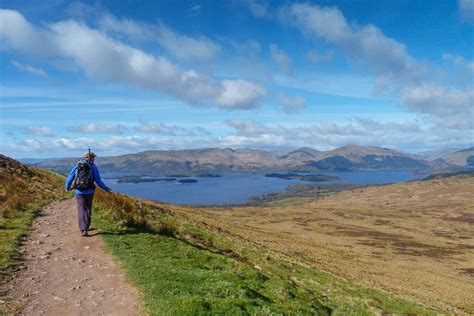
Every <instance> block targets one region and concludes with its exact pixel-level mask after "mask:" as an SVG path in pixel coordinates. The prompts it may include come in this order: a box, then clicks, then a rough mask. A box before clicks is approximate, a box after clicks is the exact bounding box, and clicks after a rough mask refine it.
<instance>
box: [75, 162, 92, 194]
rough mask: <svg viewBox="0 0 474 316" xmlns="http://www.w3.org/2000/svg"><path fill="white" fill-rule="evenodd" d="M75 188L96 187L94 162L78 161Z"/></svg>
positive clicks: (87, 188) (86, 188)
mask: <svg viewBox="0 0 474 316" xmlns="http://www.w3.org/2000/svg"><path fill="white" fill-rule="evenodd" d="M73 186H74V188H76V189H79V190H90V189H94V187H95V185H94V175H93V174H92V164H91V163H89V162H87V161H85V160H79V161H78V163H77V170H76V178H75V179H74V183H73Z"/></svg>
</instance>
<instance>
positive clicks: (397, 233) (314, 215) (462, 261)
mask: <svg viewBox="0 0 474 316" xmlns="http://www.w3.org/2000/svg"><path fill="white" fill-rule="evenodd" d="M473 192H474V174H472V173H466V174H459V175H456V176H448V175H446V176H444V177H443V178H439V179H438V178H435V179H431V180H424V181H413V182H407V183H401V184H395V185H387V186H374V187H367V188H357V189H353V190H352V191H346V192H341V193H337V194H334V195H329V196H323V197H320V198H317V199H312V200H310V201H308V198H302V199H301V201H297V200H298V198H290V199H287V200H282V201H274V202H272V203H270V206H268V207H232V208H212V209H209V208H207V209H206V208H196V209H189V208H188V209H183V208H180V209H179V210H181V211H182V212H185V213H186V214H187V215H188V216H189V215H191V216H193V218H195V219H196V220H197V221H202V222H205V223H207V224H208V225H212V226H214V227H218V228H219V229H222V230H224V231H228V232H230V233H231V234H234V235H236V236H240V237H241V238H245V239H247V240H251V241H252V242H255V243H258V244H260V245H263V246H264V247H265V248H266V249H271V250H273V251H276V252H279V253H284V254H286V255H288V256H290V257H292V258H293V259H294V260H301V261H302V262H304V263H305V264H307V265H308V266H310V267H312V268H314V269H320V270H324V271H329V272H331V273H334V274H336V275H340V276H343V277H345V278H347V279H350V280H354V281H358V282H362V283H363V284H366V285H370V286H375V287H377V288H382V289H385V290H388V291H390V292H394V293H397V294H398V295H401V296H402V297H404V298H408V299H411V300H414V301H417V302H423V303H425V304H427V305H431V306H436V307H438V308H441V309H443V310H445V311H449V312H451V313H457V314H473V313H474V304H473V302H474V283H473V282H472V280H473V279H472V278H473V276H474V275H473V273H474V269H473V268H474V267H473V266H472V263H473V262H474V195H473ZM173 209H174V208H173Z"/></svg>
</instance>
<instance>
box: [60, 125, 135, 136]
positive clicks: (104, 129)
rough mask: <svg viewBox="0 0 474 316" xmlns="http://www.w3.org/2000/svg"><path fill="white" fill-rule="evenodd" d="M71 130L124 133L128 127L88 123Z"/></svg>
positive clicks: (95, 132) (88, 132)
mask: <svg viewBox="0 0 474 316" xmlns="http://www.w3.org/2000/svg"><path fill="white" fill-rule="evenodd" d="M69 130H70V131H72V132H78V133H85V134H123V133H124V132H126V131H127V128H126V127H125V126H124V125H121V124H111V123H88V124H83V125H79V126H73V127H71V128H70V129H69Z"/></svg>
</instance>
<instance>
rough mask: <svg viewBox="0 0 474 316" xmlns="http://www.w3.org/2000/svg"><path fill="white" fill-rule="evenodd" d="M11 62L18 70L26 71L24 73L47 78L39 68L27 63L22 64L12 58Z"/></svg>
mask: <svg viewBox="0 0 474 316" xmlns="http://www.w3.org/2000/svg"><path fill="white" fill-rule="evenodd" d="M11 64H12V65H13V66H14V67H15V68H16V69H17V70H19V71H22V72H26V73H29V74H32V75H35V76H38V77H41V78H43V79H48V75H47V74H46V73H45V72H44V70H43V69H41V68H37V67H33V66H30V65H27V64H22V63H19V62H17V61H15V60H12V61H11Z"/></svg>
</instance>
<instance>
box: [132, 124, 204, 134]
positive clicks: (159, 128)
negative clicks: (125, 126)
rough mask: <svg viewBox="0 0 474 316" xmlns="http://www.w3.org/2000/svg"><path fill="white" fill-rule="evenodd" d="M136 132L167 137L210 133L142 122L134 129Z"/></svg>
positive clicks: (198, 128) (189, 128) (200, 129)
mask: <svg viewBox="0 0 474 316" xmlns="http://www.w3.org/2000/svg"><path fill="white" fill-rule="evenodd" d="M135 130H136V131H137V132H141V133H154V134H161V135H168V136H191V137H192V136H203V135H204V136H207V135H210V134H211V133H210V132H209V131H208V130H206V129H204V128H202V127H199V126H195V127H182V126H176V125H168V124H164V123H158V124H152V123H145V122H142V123H140V124H139V125H138V126H136V127H135Z"/></svg>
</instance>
